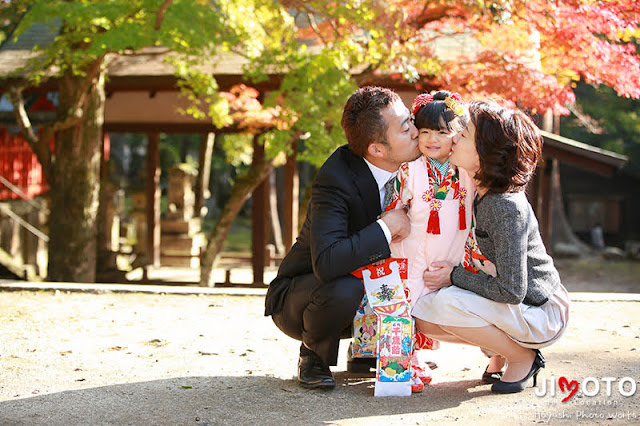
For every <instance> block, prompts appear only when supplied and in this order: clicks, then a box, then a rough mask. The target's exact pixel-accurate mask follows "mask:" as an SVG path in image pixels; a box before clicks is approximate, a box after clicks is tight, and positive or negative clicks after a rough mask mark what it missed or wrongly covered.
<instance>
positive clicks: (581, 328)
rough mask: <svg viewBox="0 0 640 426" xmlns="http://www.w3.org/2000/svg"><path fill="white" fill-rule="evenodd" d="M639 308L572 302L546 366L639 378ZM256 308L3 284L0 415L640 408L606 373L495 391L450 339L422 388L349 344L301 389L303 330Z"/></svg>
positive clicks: (610, 419)
mask: <svg viewBox="0 0 640 426" xmlns="http://www.w3.org/2000/svg"><path fill="white" fill-rule="evenodd" d="M639 308H640V302H576V303H574V307H573V312H572V326H571V328H570V330H569V331H568V332H567V334H566V335H565V337H563V339H561V341H560V342H559V343H557V344H556V345H554V346H552V347H550V348H548V349H547V350H545V351H544V354H545V356H546V357H547V360H548V366H547V368H546V369H545V370H543V372H542V373H541V375H540V376H541V378H544V379H546V380H547V382H548V381H549V380H553V381H554V383H556V382H557V380H558V378H560V377H566V378H567V379H568V381H569V382H570V381H571V380H573V379H575V380H577V381H579V382H582V381H583V380H584V379H585V378H588V377H594V378H598V380H600V379H599V378H602V377H615V378H617V380H618V381H619V379H621V378H623V377H630V378H633V381H634V382H635V383H636V384H638V380H639V379H640V363H638V354H639V353H640V352H638V351H640V313H639V312H640V309H639ZM262 310H263V297H262V296H225V295H202V296H197V295H189V296H185V295H170V294H140V293H129V294H115V293H112V294H85V293H71V294H67V293H65V292H58V293H55V292H46V291H40V292H31V291H12V292H7V291H5V292H0V424H2V425H4V424H11V425H14V424H25V425H26V424H29V425H34V424H47V425H58V424H60V425H63V424H64V425H69V424H140V425H143V424H144V425H147V424H167V425H169V424H171V425H173V424H194V425H197V424H210V425H214V424H216V425H217V424H256V423H257V424H266V425H271V424H273V425H290V424H291V425H294V424H363V425H364V424H367V425H370V424H385V425H387V424H398V425H407V424H427V423H432V422H438V423H454V422H460V421H462V422H464V423H469V424H471V423H475V424H478V423H479V424H514V423H517V424H530V423H546V422H547V421H548V420H551V422H552V423H559V422H565V423H568V422H571V423H572V424H573V423H584V424H629V423H638V422H640V385H639V386H638V389H639V390H638V391H636V393H635V394H634V395H633V396H629V397H625V396H622V395H621V394H620V393H619V391H618V387H617V385H618V382H614V383H613V393H612V395H611V396H609V397H608V396H607V395H606V393H605V390H604V383H603V389H602V390H601V391H600V392H599V393H598V394H597V395H595V396H593V397H588V396H585V395H584V394H583V393H582V392H578V393H577V394H576V395H574V397H572V398H571V399H570V400H568V401H567V402H564V403H563V402H561V400H562V398H563V397H565V396H566V393H564V394H563V393H562V392H560V391H559V390H556V395H555V396H552V395H551V394H550V392H547V394H546V395H544V396H538V395H536V393H535V392H534V390H533V389H528V390H527V391H525V392H523V393H522V394H517V395H494V394H492V393H491V392H490V390H489V386H488V385H482V384H481V383H480V381H479V380H478V378H479V377H480V375H481V374H482V371H483V370H484V367H485V363H486V360H485V358H484V357H483V356H482V355H481V353H480V352H479V351H478V350H477V349H474V348H470V347H464V346H457V345H446V344H444V345H443V347H442V348H441V349H440V350H438V351H434V352H433V360H434V361H436V362H437V363H438V365H439V368H438V369H437V370H436V373H437V376H436V382H435V384H434V385H432V386H430V387H428V388H427V390H426V391H425V392H424V393H422V394H416V395H413V396H411V397H408V398H374V397H373V396H372V395H373V388H372V386H373V383H372V379H370V378H358V377H354V376H351V375H348V374H346V373H344V370H345V353H344V351H345V349H346V344H345V345H342V347H341V352H342V353H341V356H340V364H339V365H338V366H337V367H336V368H334V371H336V372H337V373H336V376H337V378H338V382H339V385H338V387H337V389H336V390H334V391H333V392H317V391H309V390H304V389H302V388H300V387H298V386H297V384H296V382H295V374H296V371H295V364H296V361H297V351H298V343H297V342H295V341H294V340H292V339H290V338H288V337H286V336H285V335H283V334H282V333H280V332H279V330H277V329H276V327H275V326H274V325H273V323H272V322H271V320H270V319H269V318H265V317H263V316H262ZM627 386H629V384H627ZM556 388H557V386H556ZM505 407H509V409H508V410H506V409H505ZM633 416H636V417H633Z"/></svg>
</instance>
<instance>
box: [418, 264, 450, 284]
mask: <svg viewBox="0 0 640 426" xmlns="http://www.w3.org/2000/svg"><path fill="white" fill-rule="evenodd" d="M454 266H456V265H454V264H453V263H451V262H447V261H438V262H433V263H432V264H431V265H429V267H428V268H427V270H426V271H424V274H423V275H422V278H423V279H424V286H425V287H426V288H428V289H429V290H430V291H436V290H440V289H441V288H443V287H449V286H450V285H451V271H452V270H453V267H454Z"/></svg>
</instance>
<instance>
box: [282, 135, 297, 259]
mask: <svg viewBox="0 0 640 426" xmlns="http://www.w3.org/2000/svg"><path fill="white" fill-rule="evenodd" d="M297 151H298V147H297V144H293V152H292V153H291V154H290V155H288V156H287V163H286V164H285V166H284V249H285V251H289V249H290V248H291V246H293V243H294V242H295V240H296V238H297V237H298V209H299V207H300V206H299V202H300V201H299V194H300V179H299V176H298V164H297V161H296V160H297V156H298V152H297Z"/></svg>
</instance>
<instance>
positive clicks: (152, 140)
mask: <svg viewBox="0 0 640 426" xmlns="http://www.w3.org/2000/svg"><path fill="white" fill-rule="evenodd" d="M159 144H160V137H159V134H158V133H149V134H148V135H147V164H146V166H147V205H146V209H147V256H148V262H149V263H148V264H149V265H152V266H160V150H159Z"/></svg>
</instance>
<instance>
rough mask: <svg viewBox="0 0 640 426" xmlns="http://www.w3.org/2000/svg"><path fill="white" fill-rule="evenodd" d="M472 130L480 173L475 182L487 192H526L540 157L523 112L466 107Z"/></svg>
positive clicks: (535, 132) (486, 105) (536, 133)
mask: <svg viewBox="0 0 640 426" xmlns="http://www.w3.org/2000/svg"><path fill="white" fill-rule="evenodd" d="M469 113H470V115H471V121H472V122H473V124H474V125H475V127H476V135H475V143H476V150H477V151H478V157H479V158H480V170H478V172H477V173H476V176H475V179H477V180H478V181H479V183H480V186H482V187H484V188H486V189H487V190H488V191H489V192H493V193H503V192H519V191H523V190H524V189H526V187H527V184H528V183H529V181H530V180H531V178H532V177H533V174H534V172H535V170H536V165H537V164H538V160H539V159H540V155H541V153H542V136H541V135H540V130H539V129H538V127H537V126H536V125H535V123H534V122H533V120H531V118H530V117H529V116H528V115H526V114H525V113H524V112H522V111H519V110H513V109H508V108H504V107H502V106H500V105H498V104H497V103H494V102H485V101H474V102H471V103H470V105H469Z"/></svg>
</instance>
